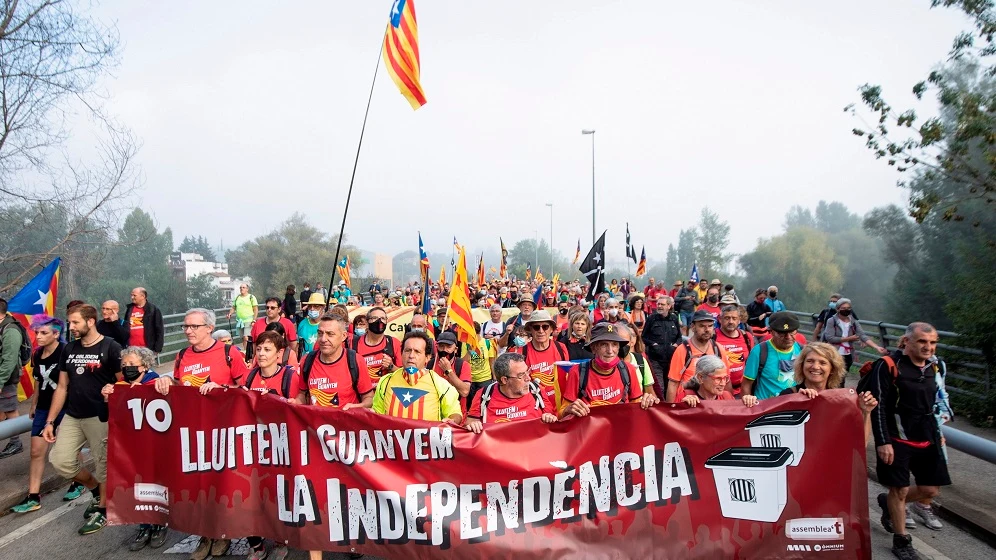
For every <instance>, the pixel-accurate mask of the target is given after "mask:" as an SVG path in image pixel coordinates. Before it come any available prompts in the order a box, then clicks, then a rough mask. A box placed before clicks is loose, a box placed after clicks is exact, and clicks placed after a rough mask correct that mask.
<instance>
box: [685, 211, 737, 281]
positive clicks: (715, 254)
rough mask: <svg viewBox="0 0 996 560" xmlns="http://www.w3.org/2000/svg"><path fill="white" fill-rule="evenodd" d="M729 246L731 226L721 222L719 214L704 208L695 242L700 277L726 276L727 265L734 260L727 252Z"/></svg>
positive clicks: (696, 231) (696, 230)
mask: <svg viewBox="0 0 996 560" xmlns="http://www.w3.org/2000/svg"><path fill="white" fill-rule="evenodd" d="M729 244H730V224H728V223H726V222H724V221H722V220H720V219H719V214H716V213H715V212H712V211H710V210H709V208H708V207H706V208H703V209H702V215H701V216H700V217H699V224H698V226H697V227H696V229H695V241H694V247H695V259H696V261H697V262H698V265H699V275H700V276H702V277H705V276H708V277H710V278H713V277H718V276H723V275H724V271H725V270H726V265H727V264H729V263H730V260H731V259H733V255H732V254H730V253H726V252H725V251H726V247H727V246H729Z"/></svg>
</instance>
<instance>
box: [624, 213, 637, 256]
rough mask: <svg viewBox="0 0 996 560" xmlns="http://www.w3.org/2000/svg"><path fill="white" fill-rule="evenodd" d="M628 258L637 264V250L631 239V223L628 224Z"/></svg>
mask: <svg viewBox="0 0 996 560" xmlns="http://www.w3.org/2000/svg"><path fill="white" fill-rule="evenodd" d="M626 258H627V259H633V263H636V262H637V260H636V249H634V248H633V242H632V241H630V239H629V222H626Z"/></svg>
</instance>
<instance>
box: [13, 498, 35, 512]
mask: <svg viewBox="0 0 996 560" xmlns="http://www.w3.org/2000/svg"><path fill="white" fill-rule="evenodd" d="M37 509H41V502H39V501H38V500H36V499H34V498H32V497H31V496H28V497H27V498H24V501H22V502H21V503H19V504H17V505H16V506H14V507H12V508H10V511H12V512H13V513H28V512H29V511H35V510H37Z"/></svg>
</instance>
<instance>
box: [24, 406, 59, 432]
mask: <svg viewBox="0 0 996 560" xmlns="http://www.w3.org/2000/svg"><path fill="white" fill-rule="evenodd" d="M65 415H66V409H65V408H63V409H62V412H60V413H59V416H58V417H57V418H56V419H55V427H56V428H58V427H59V424H60V423H61V422H62V417H63V416H65ZM46 422H48V411H47V410H36V411H35V417H34V419H32V421H31V437H42V432H44V431H45V423H46Z"/></svg>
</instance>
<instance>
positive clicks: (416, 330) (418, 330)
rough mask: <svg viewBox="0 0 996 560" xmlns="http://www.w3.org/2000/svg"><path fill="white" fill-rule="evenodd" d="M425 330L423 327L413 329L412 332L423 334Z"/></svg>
mask: <svg viewBox="0 0 996 560" xmlns="http://www.w3.org/2000/svg"><path fill="white" fill-rule="evenodd" d="M424 330H425V328H423V327H412V332H422V331H424Z"/></svg>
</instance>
